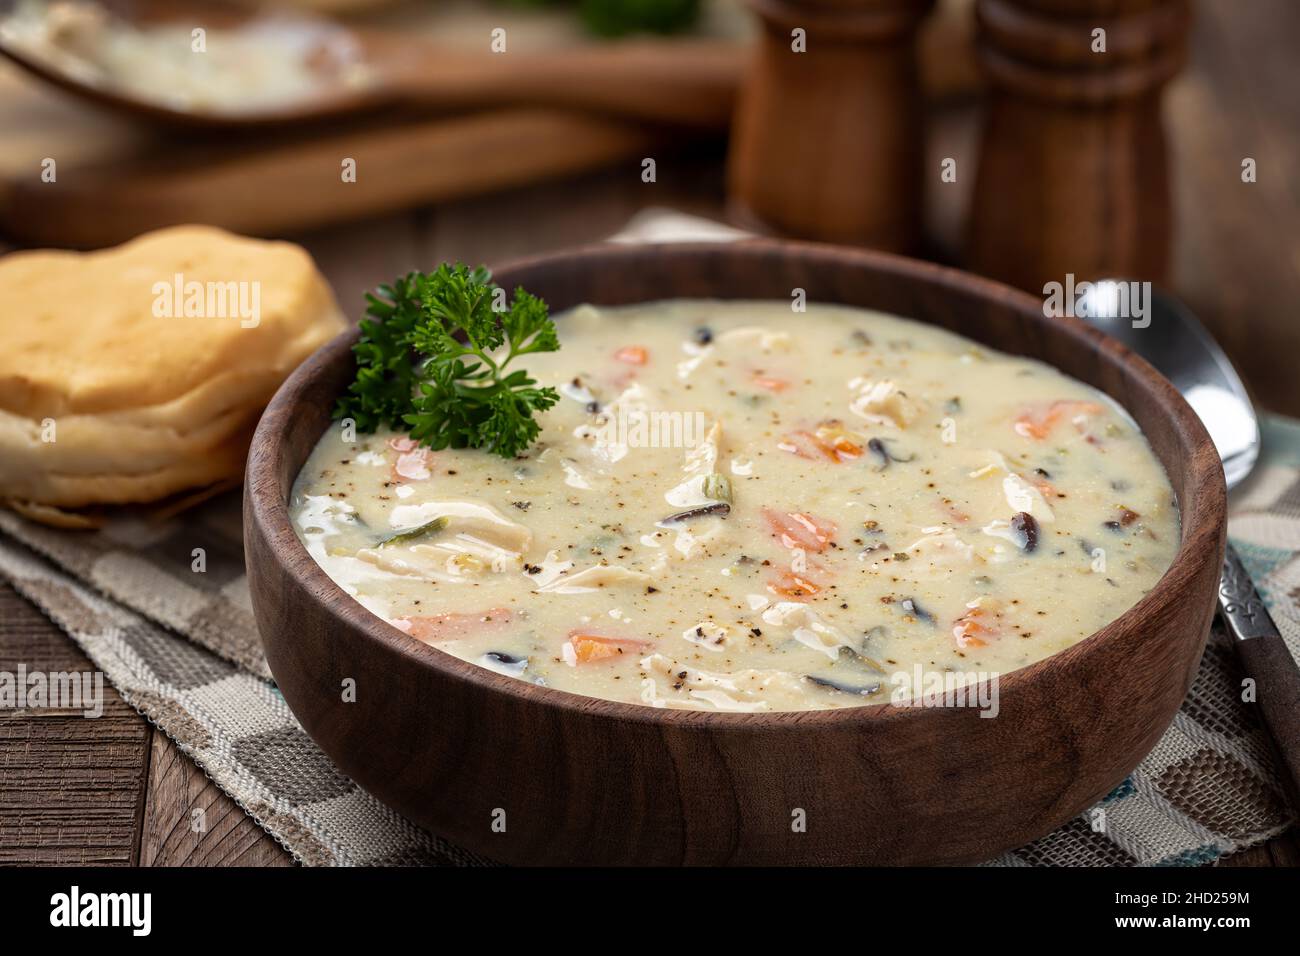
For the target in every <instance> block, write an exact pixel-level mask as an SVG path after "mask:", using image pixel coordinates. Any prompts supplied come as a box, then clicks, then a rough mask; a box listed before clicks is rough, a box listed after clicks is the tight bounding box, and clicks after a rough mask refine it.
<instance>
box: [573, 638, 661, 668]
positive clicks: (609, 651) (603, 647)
mask: <svg viewBox="0 0 1300 956" xmlns="http://www.w3.org/2000/svg"><path fill="white" fill-rule="evenodd" d="M569 644H570V646H572V648H573V656H574V658H575V660H576V662H577V663H579V664H590V663H592V662H593V661H603V660H607V659H608V658H611V657H618V656H619V655H620V654H632V653H636V652H639V651H643V650H645V649H646V648H647V647H649V646H650V642H649V641H638V640H635V639H633V638H629V637H610V636H609V635H607V634H593V633H591V632H590V631H581V630H574V631H570V632H569Z"/></svg>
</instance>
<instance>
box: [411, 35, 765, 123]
mask: <svg viewBox="0 0 1300 956" xmlns="http://www.w3.org/2000/svg"><path fill="white" fill-rule="evenodd" d="M747 60H748V52H747V50H746V49H745V48H744V47H743V46H739V45H737V44H734V43H724V42H721V41H709V40H697V41H677V42H674V43H666V42H655V41H622V42H617V43H610V44H608V45H604V46H595V47H590V48H588V47H583V48H579V49H574V50H566V51H563V52H558V53H548V54H528V53H511V54H509V55H507V56H501V55H491V54H486V53H485V54H482V55H464V54H462V55H457V54H455V53H451V52H448V51H439V52H434V51H431V50H430V51H425V52H424V54H423V55H420V56H416V57H413V58H408V59H407V60H406V61H405V62H404V63H402V64H400V65H398V66H395V67H394V69H393V72H392V74H391V76H392V82H393V92H394V93H395V94H396V95H397V96H398V98H399V99H400V100H401V101H403V102H405V103H406V104H408V105H410V106H414V107H420V108H424V109H435V110H456V109H476V108H487V107H503V106H541V107H546V106H550V107H557V108H567V109H577V110H584V111H590V112H596V113H605V114H609V115H612V116H618V117H623V118H626V119H630V120H642V121H647V122H653V123H669V124H677V125H684V126H695V127H701V128H707V129H716V130H721V129H725V128H726V126H727V124H728V123H730V121H731V114H732V111H733V108H734V106H735V102H736V94H737V90H738V89H739V87H740V80H741V75H742V73H743V72H744V67H745V64H746V62H747Z"/></svg>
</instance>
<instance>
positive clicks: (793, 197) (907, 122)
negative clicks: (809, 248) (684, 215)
mask: <svg viewBox="0 0 1300 956" xmlns="http://www.w3.org/2000/svg"><path fill="white" fill-rule="evenodd" d="M748 3H749V6H750V7H751V8H752V9H753V10H754V11H755V12H756V13H757V14H758V15H759V17H761V19H762V25H763V30H762V35H761V38H760V40H759V44H758V51H757V54H756V56H755V60H754V63H753V67H752V70H751V73H750V74H749V77H748V78H747V81H746V83H745V86H744V90H743V92H742V94H741V99H740V104H739V106H738V107H737V113H736V121H735V124H734V127H733V130H732V140H731V154H730V158H729V169H728V187H729V192H730V199H731V203H732V211H733V214H734V215H735V218H736V219H737V220H738V221H739V222H741V223H743V224H746V225H750V226H754V227H757V228H759V229H760V230H765V231H774V232H778V233H783V234H787V235H793V236H799V237H802V238H807V239H821V240H825V241H830V242H844V243H855V244H861V245H869V246H875V247H877V248H881V249H889V250H893V251H898V252H910V251H914V250H915V249H916V247H917V245H918V244H919V241H920V231H921V201H922V192H921V180H922V171H921V162H922V140H921V136H922V129H921V122H922V116H921V104H920V97H919V93H918V82H917V67H916V49H915V36H916V29H917V26H918V25H919V24H920V22H921V20H922V18H923V17H924V16H925V15H926V13H928V12H929V10H930V7H931V6H932V5H933V0H748Z"/></svg>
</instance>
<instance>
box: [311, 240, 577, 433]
mask: <svg viewBox="0 0 1300 956" xmlns="http://www.w3.org/2000/svg"><path fill="white" fill-rule="evenodd" d="M366 301H367V308H366V316H367V318H365V319H363V320H362V321H361V338H360V340H359V341H358V342H357V344H356V345H355V346H353V349H352V351H353V353H354V354H355V355H356V361H357V376H356V379H355V381H353V382H352V384H351V385H350V386H348V391H347V394H346V395H344V396H343V397H342V398H340V399H339V402H338V405H337V407H336V408H335V410H334V417H335V418H351V419H353V420H354V421H355V422H356V423H357V428H358V429H359V430H361V431H363V432H371V431H374V430H375V429H376V428H378V427H379V426H380V425H388V426H389V427H390V428H395V429H400V430H408V431H410V433H411V437H412V438H414V439H415V440H416V441H418V442H420V443H421V444H424V445H428V446H429V447H431V448H434V449H441V448H483V449H486V450H488V451H492V452H495V453H496V454H498V455H501V456H502V457H503V458H513V457H514V456H516V455H518V454H519V453H520V452H522V451H524V450H525V449H526V448H527V447H528V446H529V445H531V444H532V443H533V442H534V441H535V440H536V439H537V434H538V432H539V431H540V426H538V424H537V422H536V421H535V420H534V418H533V416H534V414H535V413H537V412H540V411H545V410H546V409H548V408H550V407H551V406H552V405H554V404H555V403H556V402H557V401H559V395H557V394H556V392H555V389H553V388H549V387H546V388H542V387H538V385H537V382H536V381H535V380H534V379H533V378H531V377H530V376H529V375H528V373H527V372H526V371H524V370H523V369H521V368H509V367H508V366H510V365H511V363H512V362H513V361H514V360H515V359H517V358H519V357H521V356H524V355H530V354H532V353H535V352H554V351H556V350H557V349H559V347H560V342H559V339H558V338H557V337H556V334H555V324H554V323H553V322H552V321H551V318H550V315H549V314H548V312H547V308H546V303H545V302H543V301H542V300H541V299H539V298H537V297H536V296H535V295H530V294H529V293H528V292H525V291H524V290H523V289H522V288H520V289H516V290H515V294H514V298H513V299H512V300H511V301H510V303H509V306H508V307H505V308H504V309H503V310H502V311H499V312H498V311H496V310H494V308H493V306H494V303H501V304H502V305H504V296H503V295H502V294H500V290H499V287H498V286H497V285H495V284H494V283H493V282H492V275H491V273H490V272H489V271H488V270H487V269H486V268H484V267H482V266H479V267H478V268H477V269H471V268H470V267H469V266H466V265H463V264H461V263H456V264H455V265H447V264H444V265H441V266H439V267H438V268H437V270H435V271H434V272H431V273H420V272H412V273H410V274H408V275H406V276H404V277H403V278H401V279H398V280H397V281H396V282H395V283H394V284H393V285H391V286H388V285H385V286H380V287H379V288H378V289H377V290H376V291H375V292H374V293H371V294H367V296H366Z"/></svg>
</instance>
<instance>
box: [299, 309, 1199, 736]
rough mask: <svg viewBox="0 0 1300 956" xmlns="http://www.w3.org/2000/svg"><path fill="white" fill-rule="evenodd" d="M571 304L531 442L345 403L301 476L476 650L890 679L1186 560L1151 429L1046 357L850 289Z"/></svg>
mask: <svg viewBox="0 0 1300 956" xmlns="http://www.w3.org/2000/svg"><path fill="white" fill-rule="evenodd" d="M556 326H557V327H558V330H559V337H560V344H561V345H562V346H563V347H562V348H561V349H560V350H559V351H545V352H538V353H536V354H530V355H528V356H527V358H526V360H525V364H526V368H527V373H528V375H529V376H531V377H532V378H533V379H535V380H536V386H537V387H538V388H542V389H547V388H549V389H554V390H555V392H556V393H557V394H558V396H559V399H558V403H557V404H555V405H554V406H553V407H550V408H548V409H545V410H543V411H542V412H541V413H540V414H539V415H538V416H537V418H536V421H537V423H538V425H539V426H540V432H539V433H538V435H537V437H536V440H535V441H534V442H532V444H531V445H529V446H528V447H527V448H526V449H525V450H521V451H520V452H519V453H518V454H517V455H516V456H515V457H513V458H506V457H502V456H501V455H500V454H497V453H494V452H493V451H491V450H490V449H488V448H481V447H478V448H455V447H448V448H442V449H440V450H437V451H433V450H430V449H429V448H428V447H426V446H424V445H420V444H417V443H416V442H415V441H414V440H413V439H412V438H411V437H410V436H409V435H407V434H405V433H402V432H397V431H392V430H389V429H387V428H383V427H381V428H380V429H379V430H377V431H375V432H373V433H371V434H362V435H359V436H356V441H355V442H353V443H348V442H345V441H344V440H343V436H344V430H343V429H341V428H339V427H331V428H330V429H328V430H327V432H326V434H325V435H324V436H323V437H322V438H321V440H320V443H319V444H318V445H317V447H316V449H315V451H314V452H313V453H312V455H311V457H310V458H309V459H308V461H307V463H306V465H305V466H304V468H303V470H302V473H301V474H300V475H299V477H298V480H297V483H296V485H295V488H294V495H293V503H292V514H293V521H294V524H295V527H296V528H297V531H298V534H299V535H300V536H301V538H302V540H303V542H304V543H305V545H306V547H307V549H308V550H309V551H310V553H311V554H312V556H313V557H314V558H315V559H316V561H318V562H319V563H320V565H321V566H322V567H323V568H324V569H325V571H326V572H327V573H328V574H329V575H330V576H331V577H332V578H333V579H334V580H335V581H336V582H338V584H339V585H340V586H342V587H343V588H344V589H345V590H347V591H348V593H350V594H352V595H353V596H354V597H355V598H356V600H358V601H359V602H360V603H362V604H363V605H364V606H365V607H367V608H369V609H370V610H371V611H372V612H374V613H375V614H377V615H379V616H380V617H382V618H384V619H385V620H387V621H389V622H391V623H392V624H393V625H394V626H396V627H398V628H399V629H401V630H403V631H405V632H406V633H407V634H409V635H411V636H412V637H413V638H416V639H417V640H421V641H425V642H427V643H429V644H432V645H433V646H435V647H437V648H439V649H441V650H443V651H446V652H447V653H449V654H453V655H455V656H457V657H460V658H463V659H465V660H467V661H473V662H475V663H477V664H479V665H481V666H483V667H487V668H490V669H492V670H494V671H498V672H500V673H503V674H508V675H511V676H513V677H516V678H518V679H520V680H525V681H530V682H532V683H536V684H541V685H545V686H548V687H553V688H557V689H560V690H566V691H572V692H574V693H579V694H586V695H589V696H594V697H603V698H608V699H611V700H620V701H629V702H633V703H641V704H645V705H648V706H655V707H672V708H690V709H703V710H720V711H774V710H811V709H822V708H832V707H851V706H858V705H862V704H870V703H879V702H885V701H887V700H890V699H891V697H892V696H893V695H894V694H895V692H896V690H897V689H898V688H899V687H900V686H901V684H902V682H903V681H905V680H908V679H910V678H911V677H912V675H914V674H915V673H916V669H917V668H919V669H920V671H921V672H923V673H925V674H932V673H938V674H946V673H953V672H956V673H961V674H973V673H985V674H1004V673H1006V672H1008V671H1011V670H1014V669H1016V668H1019V667H1023V666H1025V665H1027V664H1030V663H1032V662H1034V661H1036V660H1039V659H1041V658H1044V657H1046V656H1048V655H1050V654H1053V653H1055V652H1057V651H1060V650H1062V649H1064V648H1066V647H1069V646H1070V645H1072V644H1074V643H1076V642H1078V641H1080V640H1081V639H1083V638H1085V637H1087V636H1088V635H1089V634H1091V633H1093V632H1094V631H1096V630H1097V629H1098V628H1100V627H1102V626H1103V625H1105V624H1106V623H1108V622H1109V621H1111V620H1113V619H1114V618H1116V617H1117V616H1119V615H1120V614H1122V613H1123V612H1124V611H1125V610H1127V609H1128V608H1129V607H1131V606H1132V605H1133V604H1134V603H1135V602H1136V601H1137V600H1138V599H1139V598H1140V597H1141V596H1142V595H1143V594H1145V593H1146V592H1147V591H1148V590H1149V589H1150V588H1152V587H1153V586H1154V585H1155V583H1156V581H1157V580H1158V579H1159V578H1160V576H1161V574H1163V572H1164V571H1165V569H1166V568H1167V567H1168V566H1169V563H1170V561H1171V560H1172V557H1173V553H1174V550H1175V548H1176V546H1177V543H1178V536H1179V529H1178V525H1177V514H1176V510H1175V507H1174V502H1173V492H1172V490H1171V489H1170V486H1169V483H1168V481H1167V479H1166V477H1165V474H1164V472H1163V470H1162V469H1161V467H1160V465H1159V464H1158V462H1157V461H1156V459H1155V457H1154V455H1153V454H1152V452H1151V449H1150V448H1149V446H1148V445H1147V443H1146V441H1145V440H1144V438H1143V436H1142V435H1141V433H1140V432H1139V431H1138V430H1137V428H1136V427H1135V426H1134V424H1133V423H1132V422H1131V421H1130V420H1129V419H1128V417H1127V416H1126V415H1125V414H1124V413H1123V412H1122V411H1121V410H1120V409H1119V408H1118V407H1117V406H1116V405H1115V404H1114V403H1112V402H1111V401H1110V400H1109V399H1108V398H1106V397H1105V396H1103V395H1102V394H1100V393H1099V392H1097V391H1096V390H1094V389H1091V388H1089V387H1087V386H1085V385H1083V384H1081V383H1079V382H1077V381H1074V380H1073V379H1070V378H1068V377H1066V376H1064V375H1062V374H1061V373H1059V372H1057V371H1056V370H1054V369H1052V368H1050V367H1048V366H1046V365H1043V364H1040V363H1038V362H1034V361H1029V360H1026V359H1021V358H1016V357H1012V356H1008V355H1004V354H1001V353H998V352H994V351H991V350H989V349H987V348H984V347H983V346H980V345H977V344H975V343H973V342H971V341H968V340H966V339H963V338H960V337H958V336H955V335H952V334H950V333H947V332H945V331H942V330H939V329H935V328H932V327H929V326H925V325H921V324H918V323H915V322H911V321H907V320H903V319H899V318H894V317H890V316H886V315H881V314H877V313H872V312H865V311H861V310H857V309H851V308H845V307H838V306H825V305H810V306H808V308H807V311H806V312H805V313H802V314H799V315H797V316H792V315H791V312H790V306H789V305H788V304H787V303H781V302H714V301H686V300H682V301H669V302H660V303H652V304H646V305H638V306H634V307H624V308H617V309H607V308H594V307H591V306H582V307H580V308H577V309H574V310H572V311H570V312H569V313H567V314H566V315H564V316H562V317H560V318H559V319H558V320H557V321H556ZM530 387H531V386H530Z"/></svg>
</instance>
